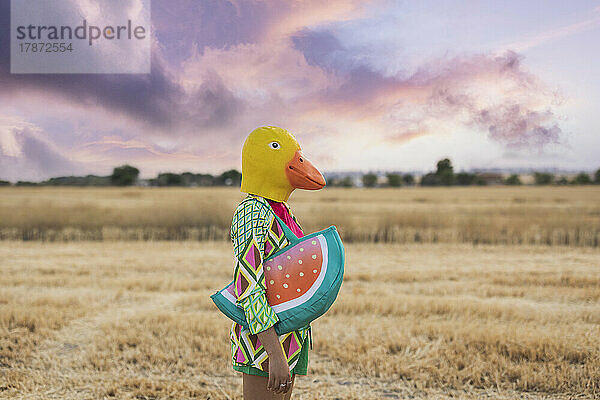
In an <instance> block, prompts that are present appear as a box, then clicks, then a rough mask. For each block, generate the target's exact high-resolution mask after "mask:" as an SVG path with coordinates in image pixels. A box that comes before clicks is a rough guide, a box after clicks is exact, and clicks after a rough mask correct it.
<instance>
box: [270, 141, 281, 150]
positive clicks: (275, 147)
mask: <svg viewBox="0 0 600 400" xmlns="http://www.w3.org/2000/svg"><path fill="white" fill-rule="evenodd" d="M269 147H270V148H272V149H273V150H279V149H280V148H281V145H280V144H279V142H271V143H269Z"/></svg>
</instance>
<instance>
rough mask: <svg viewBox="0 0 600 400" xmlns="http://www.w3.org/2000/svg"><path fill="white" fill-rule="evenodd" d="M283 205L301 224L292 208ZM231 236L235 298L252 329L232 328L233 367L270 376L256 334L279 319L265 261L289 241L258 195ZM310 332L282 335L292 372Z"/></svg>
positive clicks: (247, 202) (239, 213)
mask: <svg viewBox="0 0 600 400" xmlns="http://www.w3.org/2000/svg"><path fill="white" fill-rule="evenodd" d="M283 204H284V206H285V207H286V208H287V210H288V212H289V213H290V216H291V217H292V219H293V220H294V221H295V222H296V223H297V224H298V221H297V220H296V218H295V217H294V215H293V214H292V213H291V211H290V209H289V207H288V205H287V204H286V203H283ZM298 226H300V224H298ZM230 234H231V241H232V242H233V252H234V254H235V258H236V261H235V270H234V282H235V295H236V298H237V304H238V305H240V306H241V307H243V308H244V312H245V314H246V320H247V321H248V325H249V329H245V328H243V327H242V326H241V325H239V324H238V323H236V322H234V323H233V324H232V326H231V331H230V335H229V336H230V341H231V359H232V363H233V365H238V366H252V367H255V368H258V369H260V370H262V371H265V372H268V367H269V361H268V355H267V352H266V350H265V349H264V347H263V346H262V344H261V343H260V340H259V338H258V336H257V335H256V333H258V332H262V331H264V330H266V329H268V328H270V327H271V326H273V325H274V324H275V323H276V322H277V321H278V319H277V315H276V314H275V312H274V311H273V309H272V308H271V306H269V304H268V303H267V299H266V296H265V288H266V286H265V277H264V273H263V260H264V259H266V258H267V257H269V255H271V254H273V253H274V252H276V251H278V250H280V249H281V248H283V247H285V246H287V245H288V241H287V239H286V238H285V236H284V235H283V231H282V229H281V227H280V226H279V223H278V222H277V219H275V214H274V213H273V210H272V208H271V206H270V205H269V203H268V202H267V201H266V200H265V199H264V198H262V197H259V196H255V195H248V196H247V197H246V198H245V199H244V200H243V201H242V202H241V203H240V204H239V205H238V207H237V209H236V210H235V213H234V215H233V219H232V221H231V231H230ZM309 331H310V326H309V327H305V328H302V329H299V330H296V331H293V332H290V333H286V334H283V335H279V342H280V343H281V345H282V348H283V351H284V354H285V356H286V358H287V361H288V364H289V367H290V370H291V369H292V368H294V366H295V365H296V363H297V362H298V357H299V355H300V351H301V349H302V346H303V345H304V344H305V343H306V338H307V337H308V334H309Z"/></svg>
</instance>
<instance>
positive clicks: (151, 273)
mask: <svg viewBox="0 0 600 400" xmlns="http://www.w3.org/2000/svg"><path fill="white" fill-rule="evenodd" d="M564 195H565V196H566V194H564ZM305 209H306V208H305ZM599 265H600V249H598V248H594V247H585V246H583V247H573V246H547V245H544V246H529V245H522V246H505V245H495V246H490V245H476V246H474V245H472V244H464V243H463V244H461V243H442V244H439V243H438V244H414V243H410V244H368V243H364V244H361V243H354V244H349V245H347V275H346V279H345V282H344V284H343V286H342V290H341V292H340V296H339V298H338V300H337V302H336V303H335V304H334V306H333V308H332V309H331V310H330V312H328V313H327V314H326V315H325V316H323V317H321V318H320V319H318V320H317V321H315V322H314V323H313V331H314V349H313V350H312V351H311V352H310V367H309V373H310V375H309V376H307V377H301V378H299V379H298V380H297V384H296V387H295V389H294V396H293V398H295V399H387V398H390V399H408V398H416V399H438V398H441V399H444V398H465V399H480V398H494V399H522V398H525V399H542V398H544V399H567V398H598V396H600V340H599V338H600V302H599V301H600V268H599ZM231 276H232V256H231V246H230V244H229V243H227V242H224V241H218V242H199V241H155V242H151V241H150V242H149V241H127V242H119V241H105V242H52V243H50V242H41V241H30V242H23V241H3V242H0V397H2V398H18V399H113V398H115V399H192V398H199V399H209V398H210V399H241V378H240V377H239V376H237V375H236V374H235V373H234V372H233V371H232V369H231V367H230V365H229V359H228V357H229V347H228V346H229V345H228V341H227V340H228V339H227V335H228V328H229V325H230V324H229V322H228V321H227V320H226V318H225V317H224V316H222V315H220V314H219V312H218V311H217V310H216V308H215V307H214V306H213V305H212V303H211V301H210V299H209V297H208V296H209V295H210V294H211V293H212V292H213V291H214V290H215V289H218V288H220V287H221V286H223V285H224V284H225V283H226V282H227V281H228V280H229V279H230V278H231Z"/></svg>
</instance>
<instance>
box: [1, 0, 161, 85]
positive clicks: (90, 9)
mask: <svg viewBox="0 0 600 400" xmlns="http://www.w3.org/2000/svg"><path fill="white" fill-rule="evenodd" d="M150 29H151V28H150V0H95V1H91V2H90V1H88V0H52V1H48V0H11V73H15V74H19V73H20V74H24V73H45V74H48V73H55V74H61V73H62V74H65V73H149V72H150V47H151V46H150V45H151V30H150Z"/></svg>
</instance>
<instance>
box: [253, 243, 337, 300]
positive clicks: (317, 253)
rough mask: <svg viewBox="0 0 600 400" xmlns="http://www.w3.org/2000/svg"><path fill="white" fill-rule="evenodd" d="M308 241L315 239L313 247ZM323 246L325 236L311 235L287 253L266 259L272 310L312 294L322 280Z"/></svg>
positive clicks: (324, 255)
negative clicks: (315, 236) (312, 236)
mask: <svg viewBox="0 0 600 400" xmlns="http://www.w3.org/2000/svg"><path fill="white" fill-rule="evenodd" d="M311 242H315V245H314V247H311V246H312V245H311ZM300 249H302V250H305V251H301V250H300ZM326 249H327V248H326V243H325V240H324V239H323V240H321V238H320V237H319V238H318V239H317V238H314V239H313V238H311V239H307V240H305V241H303V242H302V244H299V245H298V246H294V247H293V248H292V249H290V250H288V253H287V254H281V255H280V256H276V257H274V258H272V259H270V260H267V261H265V265H264V268H265V282H266V283H267V286H268V290H267V291H266V295H267V301H268V303H269V305H270V306H271V307H274V311H275V312H278V309H287V308H289V307H293V306H294V304H296V302H300V301H305V300H304V297H306V296H311V295H312V294H311V293H313V294H314V290H316V289H314V288H315V287H318V286H316V285H318V284H319V282H321V280H322V278H320V276H321V275H322V274H323V272H324V269H323V264H324V262H326V258H325V257H326V253H325V252H324V250H325V251H326ZM310 271H312V273H311V272H310ZM303 296H304V297H303Z"/></svg>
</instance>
